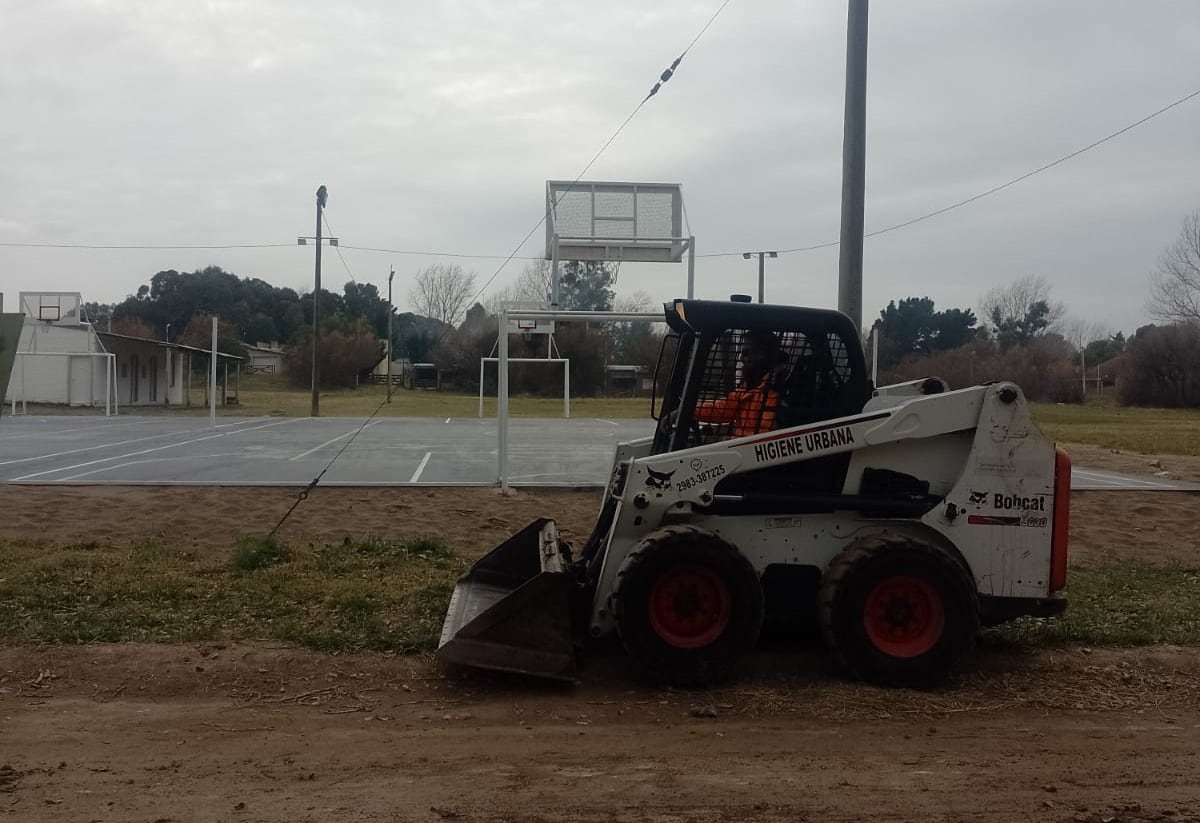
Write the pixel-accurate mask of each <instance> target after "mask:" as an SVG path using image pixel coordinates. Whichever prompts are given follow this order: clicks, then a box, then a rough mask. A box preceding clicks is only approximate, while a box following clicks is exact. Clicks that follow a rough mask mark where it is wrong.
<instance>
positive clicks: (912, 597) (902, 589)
mask: <svg viewBox="0 0 1200 823" xmlns="http://www.w3.org/2000/svg"><path fill="white" fill-rule="evenodd" d="M863 623H864V625H865V627H866V630H867V637H868V638H870V640H871V642H872V643H873V644H874V645H875V648H877V649H879V651H881V652H883V653H884V654H887V655H891V656H892V657H919V656H920V655H923V654H925V653H926V652H928V651H929V650H930V649H932V648H933V647H934V646H935V645H937V642H938V639H939V638H940V637H941V636H942V630H943V629H944V628H945V625H946V610H945V607H944V605H943V604H942V596H941V595H940V594H938V591H937V589H935V588H934V587H933V586H931V585H929V583H927V582H926V581H924V580H922V579H920V578H918V577H905V576H896V577H889V578H887V579H886V580H883V581H882V582H880V583H879V584H878V585H876V586H875V588H874V589H872V590H871V593H870V594H869V595H868V596H867V605H866V613H865V614H864V615H863Z"/></svg>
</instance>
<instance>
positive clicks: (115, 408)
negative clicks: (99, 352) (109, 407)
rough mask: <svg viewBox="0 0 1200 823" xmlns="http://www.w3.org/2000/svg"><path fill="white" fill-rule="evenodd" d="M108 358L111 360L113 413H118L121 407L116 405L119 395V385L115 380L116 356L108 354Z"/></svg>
mask: <svg viewBox="0 0 1200 823" xmlns="http://www.w3.org/2000/svg"><path fill="white" fill-rule="evenodd" d="M109 359H110V360H111V361H112V381H113V393H112V399H113V414H120V413H121V409H120V407H119V406H118V405H117V404H118V403H119V402H120V397H121V385H120V384H119V383H118V382H117V356H116V355H115V354H110V355H109Z"/></svg>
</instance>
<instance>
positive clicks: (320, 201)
mask: <svg viewBox="0 0 1200 823" xmlns="http://www.w3.org/2000/svg"><path fill="white" fill-rule="evenodd" d="M328 196H329V195H328V192H326V191H325V187H324V186H321V188H319V189H317V235H316V237H297V238H296V243H297V244H298V245H301V246H305V245H308V241H309V240H315V241H316V243H317V266H316V273H315V274H314V276H313V281H314V282H313V329H312V409H311V410H310V411H309V415H310V416H311V417H320V416H321V396H320V385H321V370H320V366H319V365H318V364H319V361H318V360H317V352H318V349H319V347H320V342H321V325H320V323H321V312H320V308H319V304H320V299H321V243H322V241H323V240H326V241H328V243H329V245H331V246H336V245H337V244H338V239H337V238H336V237H329V238H322V237H321V214H322V212H324V211H325V200H326V199H327V198H328Z"/></svg>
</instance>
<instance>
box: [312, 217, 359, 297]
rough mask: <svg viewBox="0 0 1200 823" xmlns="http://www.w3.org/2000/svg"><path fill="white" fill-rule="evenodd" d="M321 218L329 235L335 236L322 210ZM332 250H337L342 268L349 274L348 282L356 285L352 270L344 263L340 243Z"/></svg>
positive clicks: (344, 259)
mask: <svg viewBox="0 0 1200 823" xmlns="http://www.w3.org/2000/svg"><path fill="white" fill-rule="evenodd" d="M321 219H322V220H324V221H325V228H327V229H329V236H330V237H333V238H336V237H337V234H336V233H335V232H334V230H333V226H331V225H329V215H328V214H326V213H325V212H324V211H322V212H321ZM331 245H332V244H331ZM333 250H334V251H336V252H337V256H338V260H341V261H342V268H343V269H345V270H346V274H348V275H350V282H351V283H353V284H354V285H356V286H357V285H358V281H357V280H355V279H354V272H352V271H350V266H349V264H347V263H346V258H345V257H342V244H341V243H338V244H337V245H334V246H333Z"/></svg>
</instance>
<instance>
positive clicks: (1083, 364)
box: [1079, 343, 1087, 397]
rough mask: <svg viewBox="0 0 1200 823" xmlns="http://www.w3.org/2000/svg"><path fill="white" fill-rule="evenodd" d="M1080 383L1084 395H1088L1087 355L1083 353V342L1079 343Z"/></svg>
mask: <svg viewBox="0 0 1200 823" xmlns="http://www.w3.org/2000/svg"><path fill="white" fill-rule="evenodd" d="M1079 384H1080V390H1081V391H1082V392H1083V396H1085V397H1086V396H1087V355H1085V354H1084V353H1083V344H1082V343H1081V344H1080V345H1079Z"/></svg>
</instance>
